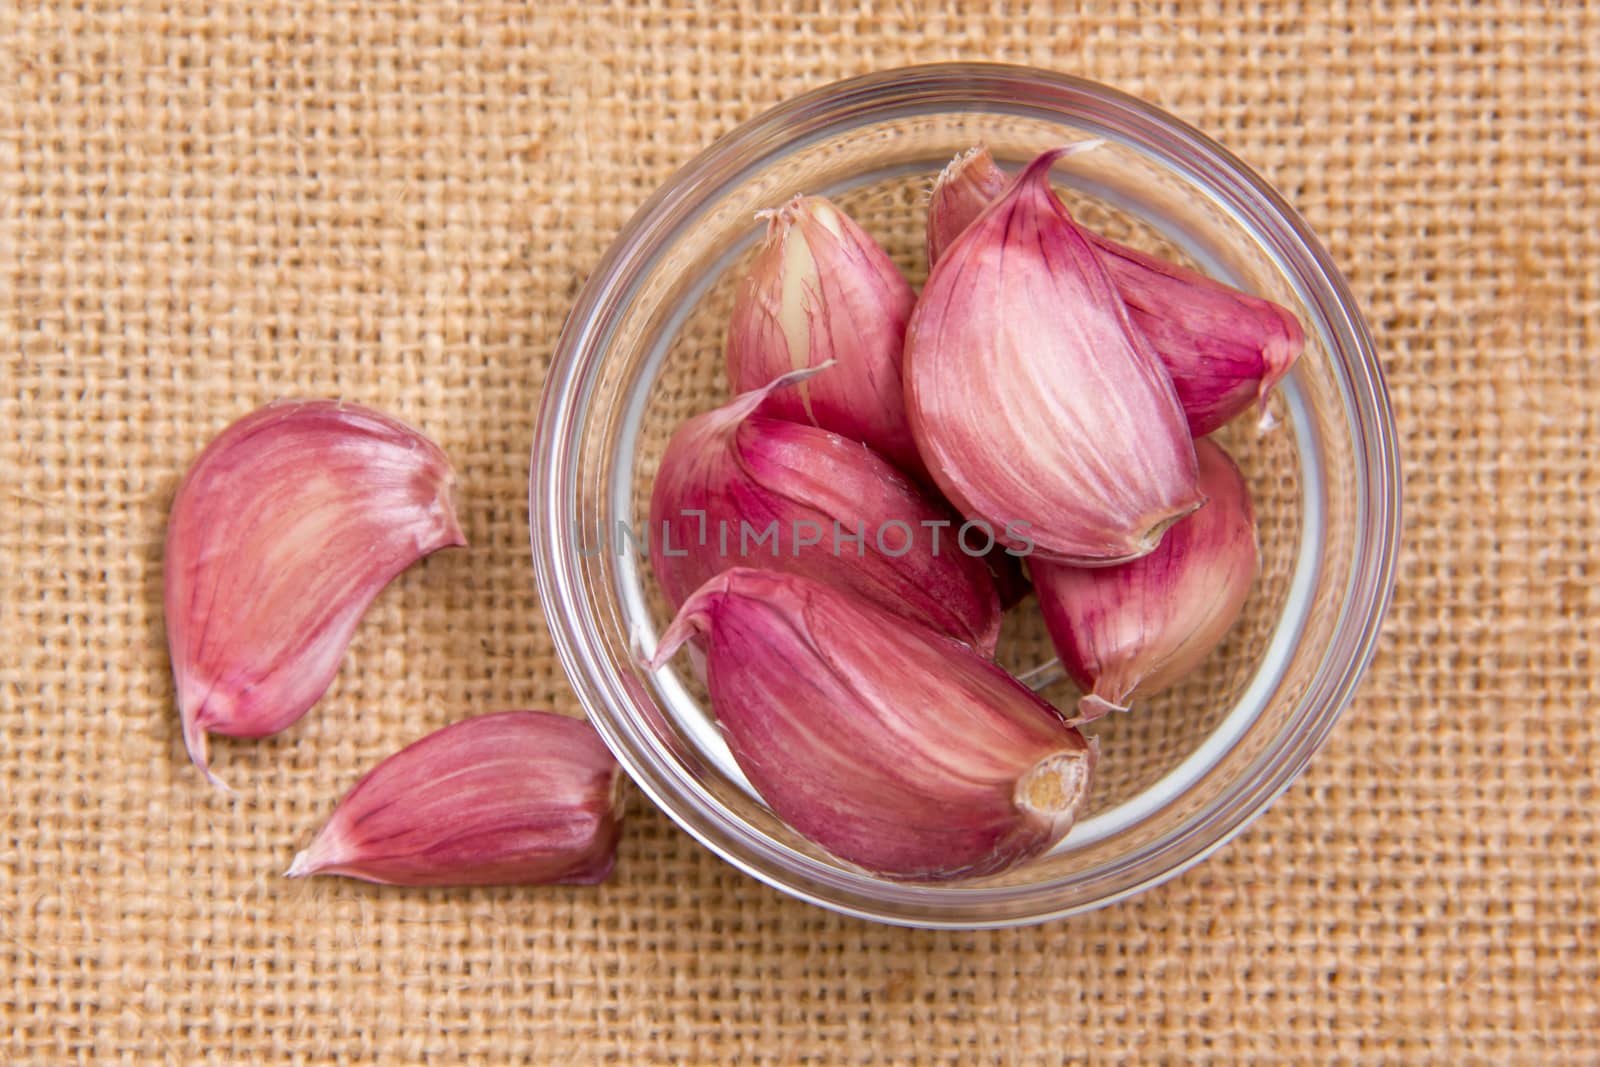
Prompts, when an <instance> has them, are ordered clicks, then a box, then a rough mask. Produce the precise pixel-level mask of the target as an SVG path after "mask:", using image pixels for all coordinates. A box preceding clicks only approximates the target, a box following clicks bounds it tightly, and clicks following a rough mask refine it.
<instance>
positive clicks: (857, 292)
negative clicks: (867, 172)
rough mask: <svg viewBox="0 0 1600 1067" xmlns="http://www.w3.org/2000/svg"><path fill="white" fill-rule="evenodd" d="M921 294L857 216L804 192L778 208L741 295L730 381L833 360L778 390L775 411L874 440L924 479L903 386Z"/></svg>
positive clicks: (767, 377) (739, 387) (743, 384)
mask: <svg viewBox="0 0 1600 1067" xmlns="http://www.w3.org/2000/svg"><path fill="white" fill-rule="evenodd" d="M915 303H916V293H915V292H914V291H913V290H912V288H911V285H910V284H909V283H908V282H907V281H906V280H905V278H904V277H903V276H902V275H901V274H900V271H899V269H898V268H897V267H896V266H895V265H894V262H893V261H892V260H891V259H890V258H889V256H888V254H887V253H886V252H884V250H883V249H882V248H881V247H879V245H878V243H877V242H876V241H874V240H873V239H872V237H871V236H870V235H868V234H867V232H866V231H865V230H863V229H862V228H861V227H860V226H859V225H857V224H856V223H855V221H854V220H852V219H851V218H850V217H849V216H848V215H846V214H845V213H844V212H843V211H841V210H840V209H839V208H838V206H837V205H835V204H833V203H831V202H830V201H828V200H826V199H824V198H822V197H819V196H798V197H795V198H794V199H793V200H790V201H789V202H788V203H787V204H785V205H784V206H783V207H782V208H779V209H778V210H777V211H774V212H772V213H771V214H770V215H769V217H768V221H767V233H766V238H765V240H764V241H763V243H762V246H761V249H760V251H759V252H758V254H757V256H756V259H755V263H754V264H753V266H752V267H751V270H750V274H749V276H748V277H747V278H746V279H745V280H744V282H743V284H742V285H740V287H739V290H738V292H737V293H736V295H735V298H734V304H733V314H732V318H731V321H730V323H729V327H728V348H727V358H728V381H729V384H730V385H731V387H732V389H733V391H734V392H735V393H747V392H750V391H752V390H755V389H759V388H760V387H762V386H764V385H766V384H768V383H769V382H771V381H772V380H773V379H774V378H777V377H779V376H781V375H783V374H786V373H788V372H790V371H793V370H798V369H801V368H805V367H819V366H821V365H823V364H824V363H827V362H828V361H830V360H832V361H834V362H835V363H836V364H837V368H836V369H835V370H833V371H832V372H830V373H828V374H826V375H823V376H821V377H819V378H817V379H815V380H813V381H808V382H806V383H804V384H803V385H800V386H797V387H796V388H795V389H792V390H787V391H785V392H784V393H782V394H780V395H776V396H774V397H773V398H772V400H771V406H770V408H768V414H770V415H772V416H773V417H774V418H782V419H788V420H790V421H791V422H807V423H811V424H813V425H815V426H820V427H821V428H823V429H825V430H832V431H833V432H834V433H838V434H842V435H844V436H845V437H848V438H850V439H851V440H855V441H861V442H864V443H866V444H868V445H870V446H871V447H872V448H873V449H874V450H876V451H877V452H878V453H879V454H881V455H882V456H884V457H885V458H886V459H888V460H889V461H890V462H891V463H893V464H895V465H896V466H897V467H899V468H900V469H901V470H902V471H904V472H906V473H907V474H910V475H911V476H912V477H914V478H920V477H922V475H923V467H922V460H921V457H919V456H918V454H917V448H916V444H915V442H914V441H913V440H912V438H911V430H910V427H909V426H908V425H907V424H906V413H905V401H904V398H903V397H902V394H901V386H900V366H901V352H902V349H903V347H904V342H905V331H906V320H907V319H908V318H910V316H911V308H912V305H913V304H915Z"/></svg>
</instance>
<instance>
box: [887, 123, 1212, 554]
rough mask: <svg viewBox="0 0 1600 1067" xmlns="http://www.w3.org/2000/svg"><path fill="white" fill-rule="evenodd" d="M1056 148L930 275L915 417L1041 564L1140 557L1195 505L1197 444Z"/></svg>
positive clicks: (925, 448)
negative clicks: (1070, 198)
mask: <svg viewBox="0 0 1600 1067" xmlns="http://www.w3.org/2000/svg"><path fill="white" fill-rule="evenodd" d="M1065 151H1067V150H1065V149H1063V150H1060V151H1056V152H1047V153H1045V154H1044V155H1042V156H1040V157H1039V158H1038V159H1036V160H1034V161H1033V162H1032V163H1031V164H1029V165H1028V167H1027V168H1026V169H1024V170H1023V172H1022V173H1021V174H1020V175H1018V176H1017V178H1016V179H1015V180H1014V181H1012V182H1011V183H1009V184H1008V185H1007V186H1006V189H1005V192H1004V193H1002V195H1001V196H1000V198H999V199H998V200H996V201H995V202H994V203H993V204H991V205H990V206H989V207H988V208H986V209H985V210H984V213H983V214H981V215H980V216H979V217H978V218H977V219H976V220H975V221H974V222H973V223H972V224H971V225H970V226H968V227H967V228H966V229H965V230H963V231H962V232H961V234H960V236H959V237H958V238H956V240H955V242H954V243H953V244H952V245H951V246H950V248H949V249H948V251H947V252H946V253H945V254H944V255H943V256H942V257H941V258H940V259H939V261H938V263H937V265H936V266H935V267H934V268H933V273H932V275H931V276H930V277H929V278H928V284H927V285H926V286H925V287H924V288H923V291H922V295H921V297H920V298H919V299H918V301H917V306H916V310H915V312H914V313H913V314H912V318H911V323H910V326H909V328H908V330H907V334H906V353H905V393H906V410H907V414H908V415H909V416H910V419H911V427H912V432H913V433H914V434H915V436H916V439H917V445H918V448H919V449H920V451H921V454H922V458H923V460H924V461H925V462H926V464H927V466H928V469H929V471H930V472H931V474H932V475H933V479H934V481H935V482H936V483H937V484H938V486H939V488H940V489H941V490H943V492H944V494H945V496H946V497H947V498H948V499H949V500H950V501H951V502H952V503H953V504H954V505H955V506H956V507H957V508H958V509H959V510H960V511H961V512H963V513H964V514H966V515H967V516H969V517H971V518H982V519H984V520H986V521H988V522H989V523H990V524H991V526H993V527H994V528H995V529H996V530H1000V531H1004V535H1003V536H1004V538H1005V540H1006V542H1007V544H1009V545H1011V546H1013V547H1018V548H1022V549H1024V550H1026V551H1029V552H1031V553H1033V554H1035V555H1037V556H1038V557H1040V558H1044V559H1053V560H1058V561H1062V562H1072V563H1079V564H1085V565H1105V564H1110V563H1116V562H1120V561H1123V560H1127V559H1134V558H1137V557H1138V556H1141V555H1144V554H1145V553H1147V552H1149V551H1150V550H1151V549H1153V548H1154V547H1155V546H1156V544H1157V543H1158V542H1159V541H1160V538H1161V535H1162V532H1163V531H1164V530H1165V528H1166V527H1167V526H1168V525H1170V524H1171V523H1173V522H1175V521H1176V520H1177V519H1179V518H1180V517H1182V516H1183V515H1186V514H1188V513H1189V512H1190V511H1193V510H1194V509H1195V508H1196V507H1198V506H1199V505H1200V502H1201V498H1200V495H1199V492H1198V490H1197V488H1196V484H1195V483H1196V477H1197V475H1196V471H1195V457H1194V445H1193V442H1192V441H1191V439H1190V437H1189V433H1188V429H1187V426H1186V425H1185V421H1184V417H1183V411H1182V409H1181V408H1180V407H1179V405H1178V400H1177V396H1176V394H1175V393H1174V392H1173V388H1172V383H1171V381H1170V379H1169V378H1168V377H1167V373H1166V371H1165V370H1164V369H1163V368H1162V366H1161V363H1160V361H1159V360H1158V359H1157V358H1156V356H1155V354H1154V353H1153V352H1152V351H1151V350H1150V347H1149V345H1148V343H1147V342H1146V341H1145V339H1144V337H1143V336H1142V335H1141V334H1140V333H1138V331H1136V330H1135V329H1134V328H1133V327H1132V325H1131V324H1130V323H1129V321H1128V315H1127V310H1126V308H1125V306H1124V304H1123V301H1122V299H1121V297H1120V296H1118V294H1117V291H1116V288H1115V287H1114V286H1113V285H1112V284H1111V281H1110V278H1109V277H1108V276H1107V275H1106V272H1105V269H1104V267H1102V266H1101V264H1100V260H1099V257H1098V256H1097V255H1096V254H1095V252H1094V250H1093V248H1092V246H1091V245H1090V244H1089V241H1088V238H1087V237H1086V236H1085V234H1084V231H1083V230H1081V229H1080V228H1079V227H1078V225H1077V224H1076V223H1075V222H1073V220H1072V218H1071V217H1070V216H1069V215H1068V214H1067V211H1066V208H1064V207H1063V206H1062V204H1061V201H1060V200H1058V199H1057V198H1056V195H1055V193H1054V191H1052V189H1051V188H1050V182H1049V174H1050V167H1051V165H1052V164H1053V163H1054V161H1055V160H1056V159H1057V158H1059V157H1060V155H1061V154H1062V153H1063V152H1065Z"/></svg>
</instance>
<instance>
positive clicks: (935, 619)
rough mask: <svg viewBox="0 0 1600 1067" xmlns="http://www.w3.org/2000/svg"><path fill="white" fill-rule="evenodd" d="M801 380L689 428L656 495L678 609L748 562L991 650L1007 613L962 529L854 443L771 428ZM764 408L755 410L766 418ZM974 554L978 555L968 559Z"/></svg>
mask: <svg viewBox="0 0 1600 1067" xmlns="http://www.w3.org/2000/svg"><path fill="white" fill-rule="evenodd" d="M835 369H836V368H835V367H834V366H828V367H826V369H823V370H821V371H820V372H799V373H798V374H791V375H786V376H785V377H783V378H780V379H778V380H777V381H775V382H773V383H771V384H770V385H768V386H766V387H763V388H762V389H759V390H756V391H754V392H751V393H746V394H744V395H743V396H740V397H737V398H735V399H734V400H733V401H731V402H730V403H728V404H726V405H724V406H723V407H720V408H717V409H716V410H715V411H710V412H707V413H706V414H703V415H700V416H698V417H697V418H694V419H691V420H690V421H689V422H687V423H685V424H684V425H683V426H682V427H681V428H680V429H679V430H678V432H677V433H676V434H675V435H674V436H673V438H672V440H671V442H670V443H669V444H668V445H667V451H666V454H665V456H663V457H662V461H661V468H660V470H659V472H658V473H657V475H656V481H655V486H654V489H653V491H652V493H651V497H650V527H649V538H648V541H649V549H650V562H651V566H652V568H653V569H654V571H655V574H656V577H657V579H658V580H659V581H660V583H661V587H662V590H663V592H665V593H666V594H667V597H668V599H669V600H671V602H672V604H673V605H674V606H675V607H676V606H677V605H679V604H682V603H683V602H684V600H685V599H687V598H688V596H689V595H690V594H691V593H693V592H694V591H695V590H696V589H697V588H699V587H700V586H701V585H702V584H703V583H704V582H705V581H706V580H707V579H709V578H710V577H712V576H713V575H715V574H718V573H720V572H722V571H725V570H727V569H729V568H731V567H736V566H748V567H760V568H763V569H769V570H779V571H785V572H788V573H793V574H801V575H805V576H807V577H810V578H814V579H817V580H818V581H825V582H828V583H830V584H832V585H835V586H838V587H839V588H841V589H846V590H849V591H851V592H854V593H856V594H858V595H860V596H863V597H866V598H867V599H869V600H872V601H874V602H876V603H877V604H879V605H880V606H882V607H884V608H886V609H888V610H890V611H894V612H897V613H898V614H900V615H903V616H905V617H906V618H909V619H912V620H915V621H916V622H919V623H922V624H924V625H929V626H933V627H935V628H937V629H939V630H942V631H944V632H945V633H948V634H950V635H951V636H953V637H956V638H959V639H960V640H962V641H965V642H967V643H968V644H971V645H972V646H973V647H974V648H977V649H978V650H980V651H981V652H983V653H984V654H985V655H992V654H993V652H994V646H995V640H996V638H997V637H998V635H999V631H1000V605H999V602H998V599H997V597H996V595H995V587H994V581H993V580H992V579H991V577H990V574H989V569H988V566H987V565H986V563H985V560H984V558H983V554H982V552H981V551H978V550H980V549H984V548H988V547H989V545H990V540H989V538H988V537H987V536H979V535H978V534H971V535H969V536H968V537H967V538H966V539H965V540H963V539H962V537H961V528H962V526H963V522H962V519H961V517H960V516H959V515H956V514H954V513H953V512H951V511H949V510H948V509H946V508H945V507H944V506H943V505H942V504H941V503H939V502H936V501H934V500H931V499H929V498H928V497H927V496H926V495H925V494H924V493H923V492H922V491H921V490H920V489H919V488H918V487H917V486H915V485H913V484H912V483H911V482H910V481H909V480H908V479H907V478H906V477H905V475H903V474H901V473H900V471H899V470H897V469H896V468H895V467H893V466H891V465H890V464H889V463H888V462H887V461H886V460H884V459H882V458H880V457H879V456H878V455H876V454H875V453H874V452H873V451H872V450H871V449H869V448H867V447H866V446H865V445H862V444H860V443H858V442H856V441H851V440H847V439H846V438H844V437H842V436H840V435H838V434H835V433H830V432H828V431H826V430H821V429H818V428H817V427H815V426H809V425H806V424H803V423H794V422H785V421H782V420H779V419H774V418H769V417H767V415H766V411H767V410H768V408H769V407H770V406H771V405H772V403H773V401H775V400H776V399H777V398H778V397H779V396H780V395H781V394H783V393H785V392H790V391H793V390H794V389H795V388H798V387H799V386H798V385H796V384H795V380H796V379H798V378H801V377H804V378H806V380H807V384H811V383H815V382H817V381H821V380H822V379H825V378H826V377H827V376H828V375H830V374H833V373H835ZM758 409H759V410H758ZM969 549H971V550H972V551H969Z"/></svg>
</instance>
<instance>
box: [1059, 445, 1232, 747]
mask: <svg viewBox="0 0 1600 1067" xmlns="http://www.w3.org/2000/svg"><path fill="white" fill-rule="evenodd" d="M1195 450H1196V452H1197V453H1198V454H1199V459H1200V490H1201V492H1203V493H1205V494H1206V497H1207V498H1208V499H1207V501H1206V505H1205V507H1203V508H1201V509H1200V510H1199V511H1197V512H1195V513H1194V514H1193V515H1190V516H1188V517H1187V518H1184V519H1182V520H1181V521H1179V522H1177V523H1176V524H1174V525H1173V527H1172V528H1171V529H1170V530H1168V531H1167V535H1166V536H1165V537H1164V538H1162V540H1161V544H1160V546H1159V547H1157V548H1156V550H1155V551H1154V552H1152V553H1150V554H1149V555H1148V556H1144V557H1142V558H1140V559H1136V560H1134V561H1133V562H1131V563H1124V564H1122V565H1121V566H1117V567H1097V568H1092V569H1091V568H1083V567H1072V566H1064V565H1061V564H1053V563H1045V562H1041V561H1034V563H1033V565H1032V571H1033V581H1034V587H1035V588H1036V589H1037V590H1038V593H1039V607H1040V610H1041V611H1042V612H1043V613H1044V620H1045V625H1046V627H1047V628H1048V629H1049V631H1050V637H1051V640H1052V641H1053V642H1054V644H1055V646H1056V651H1057V653H1058V654H1059V655H1060V657H1061V665H1062V667H1063V668H1065V669H1066V671H1067V673H1068V674H1069V675H1070V676H1071V677H1072V679H1073V681H1075V682H1077V683H1078V686H1079V687H1080V688H1081V689H1083V690H1084V691H1085V693H1086V694H1087V695H1086V696H1085V698H1084V700H1083V701H1082V702H1081V703H1080V704H1079V711H1080V713H1081V715H1082V717H1083V719H1084V720H1085V721H1088V720H1092V719H1096V718H1099V717H1100V716H1101V715H1103V714H1105V713H1106V712H1107V711H1109V710H1126V707H1127V703H1128V698H1129V697H1130V696H1131V695H1133V693H1134V692H1135V691H1137V692H1138V693H1139V694H1141V695H1145V696H1148V695H1150V694H1153V693H1157V692H1159V691H1160V690H1162V689H1164V688H1166V687H1168V686H1170V685H1172V684H1173V683H1174V682H1177V681H1178V680H1179V679H1181V678H1182V677H1183V676H1184V675H1186V674H1188V673H1189V672H1190V671H1192V670H1194V669H1195V667H1197V666H1199V665H1200V663H1201V662H1202V661H1203V660H1204V659H1205V658H1206V656H1208V655H1210V653H1211V651H1212V650H1213V649H1214V648H1216V646H1217V645H1218V643H1220V642H1221V640H1222V638H1223V635H1225V634H1226V633H1227V631H1228V628H1229V627H1230V626H1232V625H1233V623H1234V621H1235V620H1236V619H1237V618H1238V617H1239V612H1240V611H1241V610H1242V609H1243V607H1244V603H1245V600H1246V599H1247V598H1248V597H1249V595H1250V586H1251V584H1252V583H1253V582H1254V581H1255V577H1256V574H1257V572H1258V571H1259V570H1260V566H1261V555H1260V549H1259V548H1258V547H1257V543H1256V525H1255V513H1254V511H1253V509H1252V508H1251V505H1250V492H1249V489H1248V488H1247V487H1246V486H1245V483H1244V478H1243V476H1242V475H1241V474H1240V473H1239V468H1238V467H1236V466H1234V463H1233V460H1231V459H1229V458H1228V454H1227V453H1226V452H1224V451H1223V450H1222V449H1221V448H1220V447H1219V446H1218V445H1216V444H1215V443H1214V442H1212V441H1209V440H1202V441H1198V442H1196V444H1195Z"/></svg>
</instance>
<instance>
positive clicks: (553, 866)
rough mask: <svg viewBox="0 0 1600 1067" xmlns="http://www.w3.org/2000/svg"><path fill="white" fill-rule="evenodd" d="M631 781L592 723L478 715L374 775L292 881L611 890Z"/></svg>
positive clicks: (343, 805) (291, 873)
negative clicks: (604, 885) (317, 877)
mask: <svg viewBox="0 0 1600 1067" xmlns="http://www.w3.org/2000/svg"><path fill="white" fill-rule="evenodd" d="M622 781H623V779H622V776H621V770H620V768H619V767H618V766H617V762H616V760H615V759H613V758H612V756H611V753H610V752H609V751H608V750H607V749H606V746H605V744H604V742H602V741H601V740H600V735H599V734H597V733H596V732H595V730H594V727H592V726H590V725H589V723H588V722H586V721H585V720H583V719H573V718H567V717H566V716H562V715H556V714H554V713H552V712H540V711H506V712H500V713H498V714H494V715H480V716H477V717H476V718H471V719H466V720H464V721H462V722H458V723H455V724H454V725H452V726H447V727H445V728H444V729H442V730H438V731H436V732H434V733H431V734H429V735H428V736H427V737H424V738H422V739H421V740H420V741H417V742H415V743H414V744H412V745H410V746H408V747H406V748H404V749H401V750H400V751H399V752H397V753H395V754H394V755H392V756H390V757H389V758H388V759H386V760H384V761H383V762H382V763H379V764H378V765H377V766H376V767H374V768H373V769H372V770H371V771H369V772H368V773H367V775H366V776H365V777H364V778H362V779H361V781H359V782H357V783H356V786H355V788H353V789H351V790H350V792H349V794H347V795H346V796H345V798H344V799H343V800H341V801H340V802H339V805H338V807H336V808H335V809H334V812H333V815H332V816H331V817H330V818H329V819H328V822H327V824H326V825H325V826H323V828H322V830H321V831H320V832H319V833H318V834H317V836H316V838H315V839H314V840H313V841H312V842H311V845H310V846H309V847H308V848H306V850H305V851H304V852H301V853H300V854H299V855H297V856H296V857H295V858H294V863H293V864H292V865H291V866H290V867H289V870H288V872H287V875H288V877H290V878H301V877H305V876H307V875H313V874H334V875H343V876H345V877H347V878H358V879H361V880H363V881H368V882H379V883H383V884H386V885H410V886H464V885H510V884H554V883H561V884H568V885H592V884H595V883H598V882H603V881H605V879H606V877H607V876H608V875H609V874H610V873H611V868H612V866H613V865H614V863H615V862H616V849H617V841H618V839H619V838H620V836H621V819H622V792H621V790H622Z"/></svg>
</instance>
